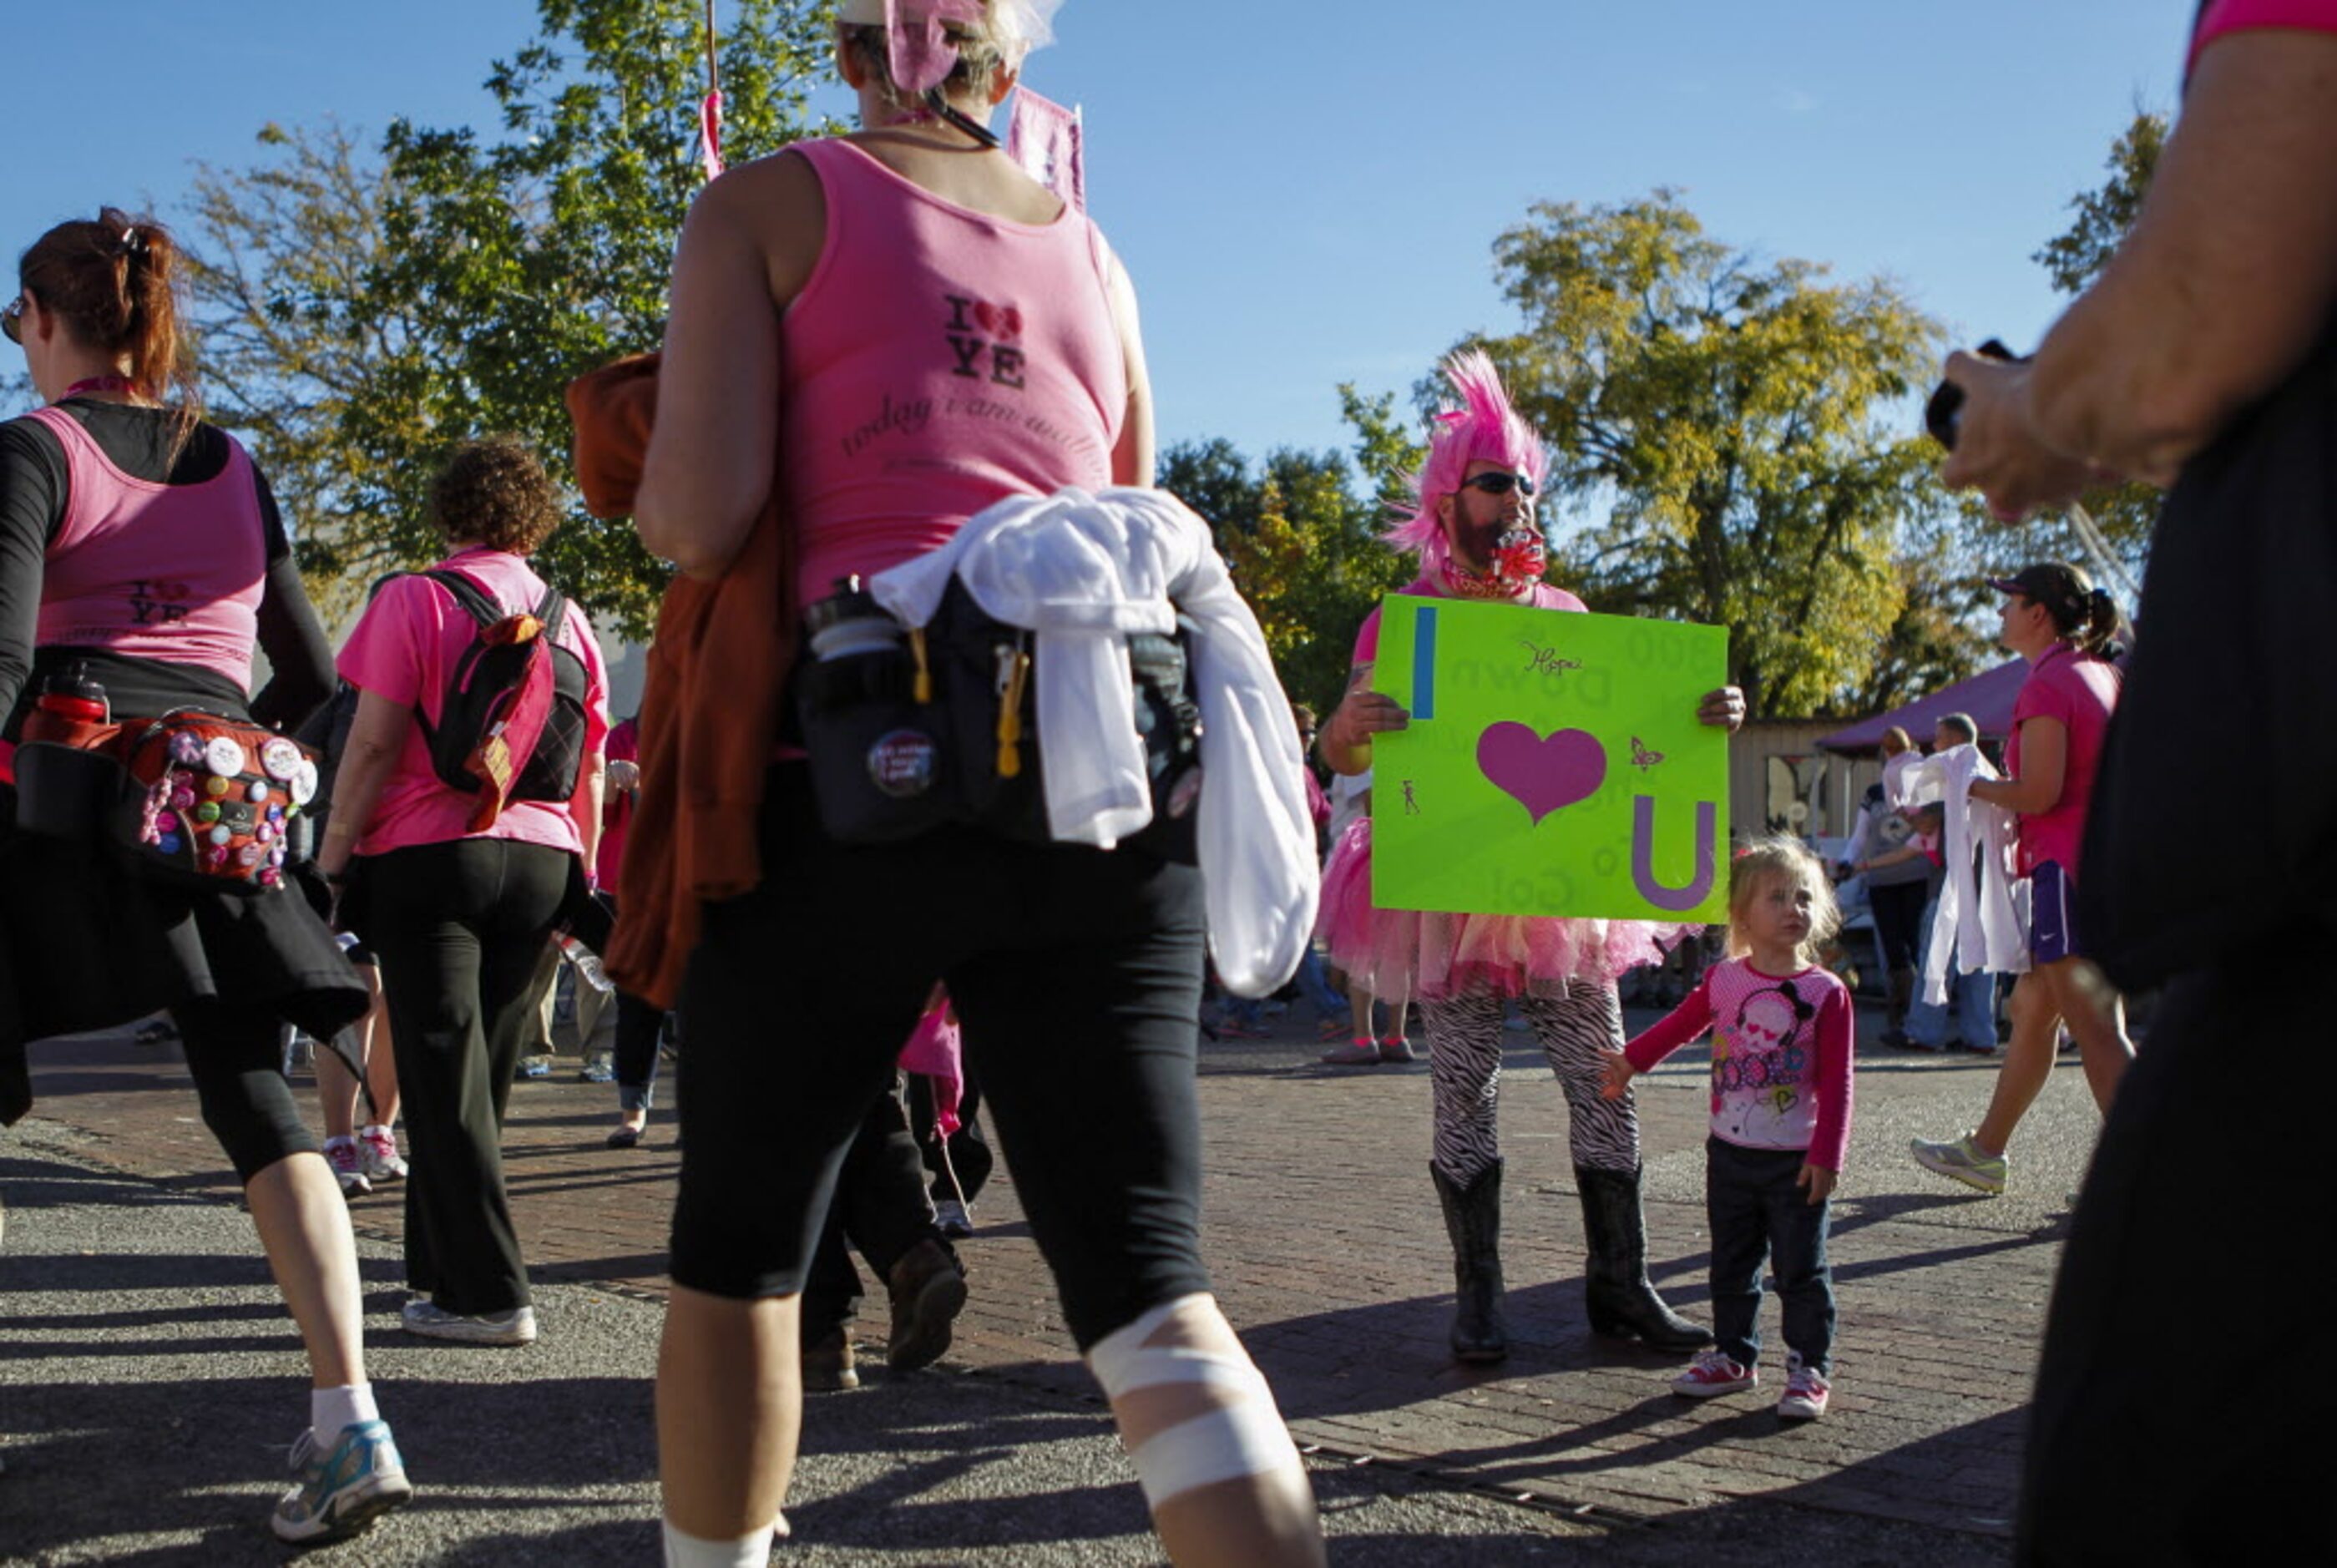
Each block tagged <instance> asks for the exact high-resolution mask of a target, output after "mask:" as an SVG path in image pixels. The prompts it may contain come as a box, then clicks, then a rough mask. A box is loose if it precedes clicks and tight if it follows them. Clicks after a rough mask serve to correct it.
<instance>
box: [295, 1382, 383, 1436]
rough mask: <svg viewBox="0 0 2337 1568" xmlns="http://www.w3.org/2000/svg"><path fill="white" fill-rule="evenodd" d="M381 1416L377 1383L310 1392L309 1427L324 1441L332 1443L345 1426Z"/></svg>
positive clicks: (377, 1418) (375, 1419)
mask: <svg viewBox="0 0 2337 1568" xmlns="http://www.w3.org/2000/svg"><path fill="white" fill-rule="evenodd" d="M380 1419H381V1407H380V1406H377V1405H376V1404H375V1403H374V1402H373V1385H372V1384H370V1383H351V1384H349V1385H347V1387H340V1388H311V1389H310V1390H309V1391H308V1428H309V1430H310V1431H312V1432H314V1433H316V1435H317V1440H318V1442H320V1443H329V1442H330V1441H331V1440H332V1438H333V1436H334V1435H335V1434H337V1433H338V1432H339V1431H340V1429H341V1428H342V1427H344V1426H356V1425H357V1424H358V1423H359V1422H361V1421H378V1420H380Z"/></svg>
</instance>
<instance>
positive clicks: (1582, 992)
mask: <svg viewBox="0 0 2337 1568" xmlns="http://www.w3.org/2000/svg"><path fill="white" fill-rule="evenodd" d="M1418 1005H1419V1007H1420V1016H1421V1021H1422V1023H1423V1024H1424V1025H1425V1026H1426V1028H1427V1031H1428V1068H1429V1078H1430V1081H1431V1082H1432V1083H1433V1086H1434V1088H1435V1094H1436V1152H1435V1156H1434V1158H1435V1161H1436V1168H1437V1169H1438V1170H1440V1171H1443V1172H1444V1174H1445V1175H1447V1176H1448V1177H1450V1178H1452V1181H1454V1182H1455V1183H1457V1184H1458V1185H1460V1186H1463V1187H1465V1186H1467V1185H1468V1184H1469V1183H1470V1182H1472V1181H1475V1180H1476V1179H1477V1177H1478V1175H1479V1173H1480V1172H1481V1171H1485V1170H1486V1169H1488V1168H1489V1167H1491V1165H1492V1163H1493V1162H1494V1161H1496V1160H1498V1159H1500V1158H1501V1134H1500V1132H1499V1131H1498V1129H1497V1127H1496V1125H1495V1118H1494V1112H1495V1107H1496V1105H1497V1103H1498V1102H1499V1100H1500V1096H1501V1025H1502V1006H1501V997H1499V996H1496V995H1492V994H1491V993H1490V992H1478V993H1472V994H1470V995H1462V996H1448V997H1445V998H1444V999H1443V1000H1442V1001H1429V1000H1427V999H1425V998H1423V999H1422V1000H1421V1002H1420V1003H1419V1004H1418ZM1518 1008H1519V1011H1520V1012H1521V1013H1523V1014H1525V1018H1526V1022H1527V1023H1528V1024H1530V1025H1531V1026H1532V1028H1533V1033H1534V1038H1535V1039H1537V1040H1539V1041H1540V1042H1541V1048H1542V1054H1544V1055H1545V1056H1547V1057H1549V1059H1550V1071H1551V1072H1553V1073H1557V1074H1558V1081H1559V1083H1560V1086H1561V1087H1563V1088H1564V1089H1565V1091H1566V1104H1567V1110H1568V1112H1569V1115H1568V1121H1569V1144H1570V1145H1571V1147H1572V1150H1573V1154H1574V1162H1575V1164H1577V1165H1587V1166H1590V1167H1592V1168H1594V1169H1597V1170H1601V1171H1637V1170H1638V1168H1639V1112H1638V1105H1637V1103H1635V1102H1634V1101H1633V1100H1632V1098H1631V1096H1630V1094H1629V1093H1625V1094H1624V1096H1623V1097H1622V1098H1621V1099H1619V1100H1604V1099H1601V1098H1599V1084H1600V1083H1602V1082H1603V1081H1604V1080H1605V1077H1606V1069H1605V1066H1604V1063H1602V1061H1601V1059H1600V1057H1599V1053H1600V1052H1601V1051H1602V1050H1620V1049H1621V1048H1622V1044H1623V1004H1622V999H1621V998H1620V997H1618V996H1617V995H1616V994H1615V987H1614V986H1613V985H1599V984H1598V983H1596V982H1591V981H1580V980H1578V981H1573V982H1570V983H1569V985H1568V986H1567V988H1566V989H1565V990H1564V991H1563V992H1560V993H1557V994H1554V995H1528V996H1523V997H1521V998H1519V1001H1518Z"/></svg>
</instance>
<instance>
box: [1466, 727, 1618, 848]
mask: <svg viewBox="0 0 2337 1568" xmlns="http://www.w3.org/2000/svg"><path fill="white" fill-rule="evenodd" d="M1477 767H1478V769H1480V770H1481V772H1483V774H1484V775H1485V777H1486V778H1487V779H1491V780H1492V783H1493V788H1495V789H1499V790H1500V791H1501V793H1502V794H1504V795H1507V796H1509V797H1511V799H1514V800H1516V801H1517V803H1518V804H1519V805H1521V806H1523V807H1524V808H1525V809H1526V811H1527V813H1528V814H1529V815H1530V816H1531V817H1532V818H1533V819H1534V821H1535V822H1537V823H1539V822H1540V820H1541V819H1542V818H1545V817H1547V816H1549V815H1550V813H1551V812H1553V811H1555V810H1558V809H1560V807H1565V806H1571V805H1573V804H1574V803H1575V802H1576V801H1578V800H1588V799H1590V797H1592V796H1593V795H1596V794H1598V793H1599V785H1601V784H1604V783H1605V782H1606V781H1607V748H1606V747H1605V746H1604V745H1602V744H1600V742H1599V737H1598V736H1596V735H1593V734H1592V733H1590V731H1589V730H1559V731H1558V732H1557V733H1556V734H1554V735H1551V736H1550V737H1548V738H1547V739H1545V738H1544V737H1542V736H1541V735H1539V734H1537V733H1535V732H1534V730H1532V729H1530V727H1528V726H1526V725H1523V724H1519V723H1515V722H1503V723H1500V724H1494V725H1491V726H1489V727H1488V728H1487V729H1486V730H1485V732H1484V733H1483V734H1482V735H1480V736H1478V737H1477Z"/></svg>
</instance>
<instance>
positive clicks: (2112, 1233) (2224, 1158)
mask: <svg viewBox="0 0 2337 1568" xmlns="http://www.w3.org/2000/svg"><path fill="white" fill-rule="evenodd" d="M2294 935H2295V936H2296V938H2297V941H2296V943H2295V945H2294V948H2295V950H2296V951H2299V952H2316V951H2322V950H2325V949H2326V946H2327V945H2328V943H2329V942H2330V940H2331V938H2332V935H2337V932H2332V928H2331V926H2329V925H2328V924H2326V923H2322V924H2318V925H2314V926H2309V927H2308V928H2306V929H2304V930H2302V931H2299V932H2296V933H2295V934H2294ZM2328 1014H2329V1006H2328V999H2327V995H2326V993H2325V990H2324V988H2323V986H2322V983H2321V977H2320V975H2318V974H2316V973H2315V972H2314V971H2313V967H2312V966H2311V965H2290V964H2286V963H2283V962H2276V961H2273V958H2272V956H2269V955H2254V956H2251V957H2249V958H2246V959H2234V960H2232V961H2230V962H2229V964H2228V965H2227V966H2224V967H2219V968H2215V969H2211V970H2207V971H2204V972H2201V973H2197V974H2192V975H2183V976H2181V977H2179V978H2178V979H2176V981H2175V982H2174V983H2173V984H2172V985H2169V986H2168V987H2167V989H2166V995H2165V997H2164V999H2163V1000H2162V1001H2161V1002H2160V1004H2159V1007H2158V1011H2157V1013H2156V1014H2155V1015H2154V1017H2153V1018H2152V1021H2151V1026H2150V1033H2149V1034H2148V1036H2147V1037H2146V1039H2145V1040H2144V1042H2143V1044H2142V1048H2141V1049H2140V1050H2139V1051H2138V1052H2137V1054H2136V1056H2135V1060H2134V1065H2133V1066H2132V1067H2130V1068H2128V1069H2127V1074H2126V1076H2125V1078H2124V1079H2122V1080H2121V1081H2120V1082H2119V1084H2118V1092H2117V1099H2116V1100H2115V1101H2114V1102H2113V1103H2111V1105H2110V1113H2109V1119H2108V1121H2107V1123H2106V1124H2105V1125H2104V1127H2103V1129H2102V1140H2101V1143H2100V1146H2099V1147H2098V1148H2097V1150H2096V1151H2095V1153H2094V1164H2093V1169H2092V1171H2090V1172H2089V1173H2088V1175H2087V1177H2086V1186H2085V1191H2084V1192H2083V1193H2081V1194H2080V1195H2079V1197H2078V1210H2077V1214H2076V1216H2075V1218H2074V1220H2073V1221H2072V1224H2071V1228H2070V1231H2069V1242H2068V1247H2067V1248H2066V1249H2065V1250H2063V1252H2062V1254H2061V1271H2060V1275H2059V1278H2058V1279H2057V1280H2056V1282H2055V1284H2054V1287H2053V1306H2052V1310H2051V1313H2050V1314H2049V1317H2048V1318H2047V1320H2046V1326H2045V1350H2044V1356H2043V1359H2042V1360H2041V1362H2040V1363H2039V1367H2038V1369H2037V1397H2036V1401H2035V1404H2034V1406H2033V1407H2032V1410H2031V1414H2030V1416H2029V1446H2028V1460H2027V1474H2026V1475H2025V1477H2024V1484H2023V1485H2022V1488H2021V1499H2020V1518H2019V1541H2018V1546H2017V1557H2018V1560H2019V1562H2021V1563H2029V1564H2048V1563H2050V1564H2064V1563H2101V1564H2111V1563H2117V1564H2125V1563H2328V1562H2332V1561H2337V1514H2332V1512H2331V1511H2330V1509H2329V1507H2328V1505H2327V1504H2326V1502H2325V1501H2324V1500H2323V1499H2322V1496H2321V1494H2320V1487H2321V1486H2322V1485H2323V1484H2324V1482H2325V1478H2326V1472H2327V1470H2328V1465H2327V1463H2326V1455H2327V1454H2328V1451H2329V1439H2328V1436H2327V1430H2326V1427H2327V1418H2326V1416H2325V1415H2324V1414H2323V1413H2322V1410H2321V1408H2320V1406H2319V1404H2318V1402H2317V1401H2316V1400H2315V1399H2313V1397H2311V1396H2312V1393H2313V1390H2312V1388H2311V1387H2310V1386H2309V1384H2308V1383H2307V1382H2304V1381H2301V1379H2305V1378H2308V1377H2309V1376H2310V1368H2311V1367H2312V1366H2313V1360H2312V1357H2313V1347H2314V1346H2315V1345H2316V1344H2317V1343H2318V1341H2319V1338H2320V1335H2319V1331H2318V1329H2317V1328H2316V1327H2315V1325H2316V1324H2317V1323H2318V1321H2319V1319H2318V1318H2316V1317H2315V1316H2314V1314H2315V1313H2316V1312H2317V1311H2318V1310H2319V1308H2317V1307H2315V1306H2314V1303H2315V1302H2317V1301H2318V1300H2319V1299H2321V1295H2322V1289H2325V1287H2316V1286H2314V1285H2313V1284H2312V1277H2313V1274H2314V1272H2315V1271H2317V1270H2318V1269H2324V1268H2327V1267H2328V1266H2329V1259H2330V1258H2331V1256H2332V1241H2337V1237H2332V1230H2337V1224H2332V1220H2331V1218H2330V1208H2329V1203H2328V1200H2327V1197H2326V1195H2325V1194H2326V1189H2327V1183H2328V1168H2329V1154H2328V1150H2329V1131H2328V1112H2327V1111H2326V1108H2325V1107H2323V1106H2322V1103H2321V1101H2320V1097H2319V1096H2318V1095H2317V1094H2316V1093H2313V1092H2312V1090H2311V1089H2310V1088H2309V1086H2306V1085H2305V1084H2303V1083H2302V1082H2301V1081H2299V1080H2298V1079H2297V1078H2296V1074H2297V1073H2300V1072H2303V1073H2310V1072H2311V1071H2313V1065H2314V1063H2315V1062H2316V1061H2317V1059H2318V1057H2319V1056H2320V1054H2322V1050H2323V1047H2322V1044H2321V1034H2320V1032H2321V1030H2322V1029H2323V1028H2325V1027H2326V1026H2327V1019H2328ZM2326 1278H2327V1277H2326V1276H2323V1279H2326ZM2292 1346H2293V1349H2292V1348H2289V1347H2292ZM2170 1379H2171V1380H2170ZM2316 1542H2317V1543H2319V1544H2318V1545H2315V1544H2314V1543H2316Z"/></svg>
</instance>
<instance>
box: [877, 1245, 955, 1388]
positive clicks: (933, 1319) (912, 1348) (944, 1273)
mask: <svg viewBox="0 0 2337 1568" xmlns="http://www.w3.org/2000/svg"><path fill="white" fill-rule="evenodd" d="M885 1290H886V1291H887V1292H888V1293H889V1294H890V1295H891V1296H892V1298H893V1338H892V1339H891V1340H890V1341H889V1342H888V1343H887V1344H886V1346H885V1366H887V1367H891V1368H892V1369H893V1370H894V1371H895V1372H912V1371H914V1370H915V1369H916V1368H918V1367H930V1366H932V1365H933V1364H934V1362H936V1361H938V1360H940V1359H941V1357H942V1353H943V1352H944V1351H945V1350H947V1349H948V1348H950V1324H951V1323H952V1322H953V1321H954V1320H955V1318H956V1317H957V1315H958V1313H959V1312H960V1311H962V1310H963V1308H964V1307H965V1270H964V1269H963V1268H961V1267H960V1266H959V1264H958V1260H957V1259H955V1258H953V1257H951V1256H950V1251H949V1249H948V1248H946V1247H944V1246H943V1245H942V1244H941V1243H940V1242H939V1241H936V1240H933V1239H932V1238H931V1237H928V1238H926V1239H925V1240H923V1241H920V1242H918V1243H917V1244H916V1245H915V1246H914V1247H912V1248H910V1249H909V1250H908V1251H906V1252H905V1253H904V1254H902V1256H901V1260H900V1261H899V1262H897V1263H895V1264H894V1265H893V1271H892V1273H891V1274H889V1275H888V1276H886V1278H885Z"/></svg>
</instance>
